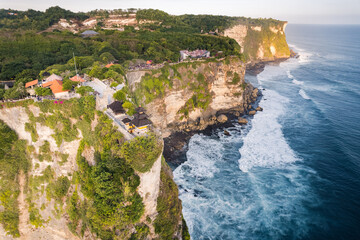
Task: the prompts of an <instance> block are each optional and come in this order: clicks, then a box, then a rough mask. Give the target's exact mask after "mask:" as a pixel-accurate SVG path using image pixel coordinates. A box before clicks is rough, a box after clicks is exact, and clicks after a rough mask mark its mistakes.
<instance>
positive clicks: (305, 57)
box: [289, 44, 314, 64]
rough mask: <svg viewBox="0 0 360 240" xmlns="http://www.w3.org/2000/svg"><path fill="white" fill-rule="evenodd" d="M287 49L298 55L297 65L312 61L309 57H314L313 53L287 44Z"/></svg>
mask: <svg viewBox="0 0 360 240" xmlns="http://www.w3.org/2000/svg"><path fill="white" fill-rule="evenodd" d="M289 47H291V48H293V49H294V51H295V52H297V53H298V54H299V58H298V60H299V63H301V64H305V63H309V62H311V61H312V59H311V57H312V56H314V54H313V53H310V52H308V51H307V50H305V49H303V48H299V47H297V46H296V45H294V44H289Z"/></svg>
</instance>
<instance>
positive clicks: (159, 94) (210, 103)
mask: <svg viewBox="0 0 360 240" xmlns="http://www.w3.org/2000/svg"><path fill="white" fill-rule="evenodd" d="M245 67H246V65H245V63H243V62H242V61H241V59H240V58H238V57H229V58H226V59H222V60H212V61H198V62H190V63H180V64H174V65H169V66H166V67H164V68H163V69H162V70H159V71H142V72H141V74H139V72H129V73H128V74H127V79H128V81H129V85H130V86H131V87H130V88H131V89H132V90H133V96H134V98H135V101H137V102H138V103H139V104H142V105H145V106H146V109H148V114H149V115H150V117H151V121H152V122H153V124H154V126H155V127H156V128H158V129H160V130H161V133H162V136H163V137H167V136H169V135H170V134H171V133H174V132H177V131H194V130H203V129H205V128H206V127H207V126H209V125H213V124H216V123H219V122H223V120H220V119H219V115H221V114H224V113H232V114H234V115H237V116H240V115H242V114H244V113H246V112H247V110H248V109H249V105H250V104H251V102H253V101H255V100H256V97H257V89H256V90H255V89H254V88H253V86H252V85H251V84H249V83H246V82H245V80H244V76H245ZM156 79H165V80H166V81H168V84H167V83H166V81H162V82H161V83H162V84H159V85H158V86H157V85H156ZM154 83H155V85H154ZM149 86H153V87H152V88H149Z"/></svg>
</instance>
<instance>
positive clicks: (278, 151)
mask: <svg viewBox="0 0 360 240" xmlns="http://www.w3.org/2000/svg"><path fill="white" fill-rule="evenodd" d="M263 94H264V98H265V99H267V101H264V100H262V101H261V102H260V105H261V106H262V107H263V108H264V111H263V112H259V113H257V114H256V115H255V117H254V119H253V120H252V129H251V130H250V132H249V133H248V134H247V135H246V137H244V145H243V146H242V147H241V148H240V150H239V152H240V154H241V158H240V159H239V168H240V169H241V170H242V171H243V172H248V171H249V170H250V169H252V168H253V167H274V166H276V167H278V166H280V165H282V164H285V163H292V162H295V161H296V160H298V158H297V157H296V154H295V153H294V151H293V150H292V149H291V148H290V146H289V145H288V143H287V142H286V140H285V138H284V135H283V133H282V130H281V125H280V124H279V122H278V118H279V117H280V116H281V115H282V114H284V113H285V104H286V103H288V102H289V99H287V98H286V97H283V96H281V95H280V94H278V93H277V92H275V91H273V90H267V91H264V93H263Z"/></svg>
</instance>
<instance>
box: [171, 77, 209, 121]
mask: <svg viewBox="0 0 360 240" xmlns="http://www.w3.org/2000/svg"><path fill="white" fill-rule="evenodd" d="M196 80H197V81H195V82H191V83H190V89H191V90H192V91H193V92H194V94H193V95H192V97H191V98H190V99H189V100H187V101H186V103H185V104H184V106H183V107H182V108H181V109H180V110H179V111H178V113H179V114H181V115H182V117H181V118H184V117H185V118H188V117H189V113H190V112H191V111H193V110H194V109H195V108H201V109H203V110H206V109H207V107H208V106H209V104H210V102H211V99H212V98H211V93H210V92H209V89H208V82H207V81H206V79H205V76H204V75H203V74H202V73H198V74H197V76H196Z"/></svg>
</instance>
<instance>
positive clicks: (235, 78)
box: [231, 73, 241, 85]
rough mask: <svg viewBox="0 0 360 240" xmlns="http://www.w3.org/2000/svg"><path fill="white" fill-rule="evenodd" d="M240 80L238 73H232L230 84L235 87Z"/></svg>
mask: <svg viewBox="0 0 360 240" xmlns="http://www.w3.org/2000/svg"><path fill="white" fill-rule="evenodd" d="M240 80H241V78H240V76H239V74H238V73H234V77H233V79H232V81H231V84H233V85H236V84H238V83H239V82H240Z"/></svg>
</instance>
